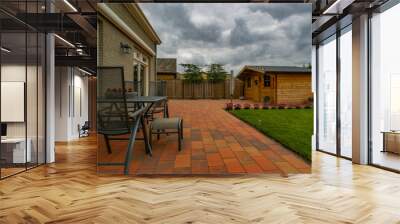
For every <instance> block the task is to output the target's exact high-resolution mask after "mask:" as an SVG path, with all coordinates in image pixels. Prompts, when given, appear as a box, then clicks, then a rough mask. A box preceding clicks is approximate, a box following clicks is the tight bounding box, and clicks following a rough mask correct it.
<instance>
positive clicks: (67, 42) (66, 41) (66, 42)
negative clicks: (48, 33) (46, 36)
mask: <svg viewBox="0 0 400 224" xmlns="http://www.w3.org/2000/svg"><path fill="white" fill-rule="evenodd" d="M54 36H55V37H57V38H58V39H59V40H61V41H62V42H64V43H65V44H67V45H68V46H70V47H72V48H75V45H73V44H72V43H71V42H69V41H68V40H66V39H64V38H62V37H60V36H59V35H57V34H54Z"/></svg>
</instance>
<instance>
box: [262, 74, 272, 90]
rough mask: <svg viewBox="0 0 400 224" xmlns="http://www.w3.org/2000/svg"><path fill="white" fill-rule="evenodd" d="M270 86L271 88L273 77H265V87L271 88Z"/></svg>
mask: <svg viewBox="0 0 400 224" xmlns="http://www.w3.org/2000/svg"><path fill="white" fill-rule="evenodd" d="M270 86H271V76H270V75H264V87H270Z"/></svg>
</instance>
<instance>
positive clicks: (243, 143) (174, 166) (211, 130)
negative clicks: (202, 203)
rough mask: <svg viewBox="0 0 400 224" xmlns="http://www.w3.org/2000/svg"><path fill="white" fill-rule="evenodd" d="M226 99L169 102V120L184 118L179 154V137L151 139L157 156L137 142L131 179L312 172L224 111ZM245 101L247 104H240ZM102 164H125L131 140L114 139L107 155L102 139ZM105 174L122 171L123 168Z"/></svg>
mask: <svg viewBox="0 0 400 224" xmlns="http://www.w3.org/2000/svg"><path fill="white" fill-rule="evenodd" d="M227 102H229V101H228V100H169V103H168V105H169V111H170V116H171V117H181V118H183V124H184V141H183V146H182V151H180V152H179V151H178V140H177V135H176V134H170V135H169V136H166V135H162V136H161V138H160V140H159V141H157V140H156V138H155V137H154V138H153V139H154V140H153V156H152V157H149V156H147V155H146V154H145V149H144V144H143V142H139V141H137V142H136V143H135V148H134V152H133V161H132V163H131V166H130V174H131V175H153V174H159V175H171V174H173V175H174V174H180V175H193V174H194V175H199V174H207V175H210V174H211V175H215V174H216V175H231V174H260V173H278V174H283V175H286V174H289V173H291V174H293V173H310V170H311V168H310V164H309V163H308V162H306V161H304V160H303V159H302V158H301V157H300V156H297V154H296V153H294V152H292V151H290V150H288V149H286V148H285V147H283V146H282V145H280V144H279V143H277V142H276V141H274V140H273V139H271V138H268V137H266V136H265V135H263V134H261V133H260V132H258V131H257V130H256V129H254V128H253V127H251V126H249V125H248V124H246V123H245V122H243V121H241V120H239V119H237V118H236V117H234V116H232V115H231V114H229V113H228V112H226V111H225V110H223V108H224V107H225V104H226V103H227ZM238 102H240V103H243V101H239V100H238ZM98 145H99V148H98V155H99V162H123V161H124V159H125V154H126V149H127V145H128V144H127V141H113V142H111V148H112V151H113V153H111V154H108V153H107V149H106V147H105V141H104V140H103V139H102V136H99V143H98ZM99 171H101V172H109V173H110V172H111V173H122V172H123V169H122V167H121V166H119V167H118V166H117V167H116V166H113V167H110V166H107V167H101V170H99Z"/></svg>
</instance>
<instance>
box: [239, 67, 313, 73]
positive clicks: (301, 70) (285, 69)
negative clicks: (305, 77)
mask: <svg viewBox="0 0 400 224" xmlns="http://www.w3.org/2000/svg"><path fill="white" fill-rule="evenodd" d="M246 67H247V68H250V69H253V70H258V71H260V72H296V73H311V68H306V67H296V66H256V65H246Z"/></svg>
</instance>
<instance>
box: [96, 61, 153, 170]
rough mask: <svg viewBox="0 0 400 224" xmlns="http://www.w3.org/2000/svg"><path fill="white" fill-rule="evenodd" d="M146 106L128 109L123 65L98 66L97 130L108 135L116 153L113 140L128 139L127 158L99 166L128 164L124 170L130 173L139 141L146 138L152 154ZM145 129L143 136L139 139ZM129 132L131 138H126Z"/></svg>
mask: <svg viewBox="0 0 400 224" xmlns="http://www.w3.org/2000/svg"><path fill="white" fill-rule="evenodd" d="M145 110H146V108H144V107H142V108H136V109H135V110H134V111H132V110H130V111H128V102H127V97H126V91H125V82H124V72H123V68H122V67H98V69H97V133H98V134H101V135H103V136H104V140H105V144H106V148H107V151H108V153H109V154H110V153H112V150H111V145H110V141H113V140H128V148H127V151H126V156H125V161H124V162H123V163H122V162H121V163H112V162H102V163H97V164H98V165H99V166H118V165H121V166H124V173H125V174H129V166H130V163H131V161H132V153H133V148H134V143H135V140H144V141H145V148H146V152H147V153H148V154H149V155H151V154H152V153H151V146H150V144H149V142H148V138H147V131H146V127H145V122H144V112H145ZM140 127H141V128H142V131H143V137H144V138H142V139H139V138H136V133H137V131H138V130H139V128H140ZM124 135H129V138H127V137H124Z"/></svg>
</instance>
